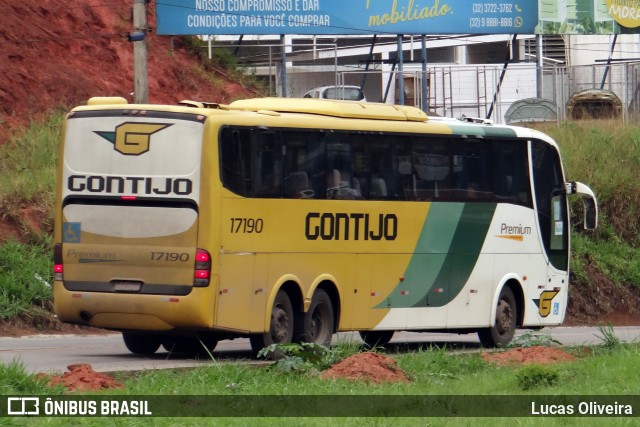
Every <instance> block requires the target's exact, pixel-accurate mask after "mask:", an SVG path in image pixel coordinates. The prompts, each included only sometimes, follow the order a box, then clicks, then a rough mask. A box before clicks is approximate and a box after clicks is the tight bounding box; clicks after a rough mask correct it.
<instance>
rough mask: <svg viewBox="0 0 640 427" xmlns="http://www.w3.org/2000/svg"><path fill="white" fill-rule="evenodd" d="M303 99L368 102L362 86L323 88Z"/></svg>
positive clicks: (308, 93) (311, 92) (307, 94)
mask: <svg viewBox="0 0 640 427" xmlns="http://www.w3.org/2000/svg"><path fill="white" fill-rule="evenodd" d="M303 98H317V99H342V100H347V101H366V100H367V99H366V98H365V96H364V92H363V91H362V88H361V87H360V86H321V87H316V88H313V89H311V90H310V91H309V92H307V93H305V94H304V96H303Z"/></svg>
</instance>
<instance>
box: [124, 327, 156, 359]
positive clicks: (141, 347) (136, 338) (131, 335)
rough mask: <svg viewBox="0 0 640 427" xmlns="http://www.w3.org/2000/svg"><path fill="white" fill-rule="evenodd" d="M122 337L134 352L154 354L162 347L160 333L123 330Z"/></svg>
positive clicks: (128, 347)
mask: <svg viewBox="0 0 640 427" xmlns="http://www.w3.org/2000/svg"><path fill="white" fill-rule="evenodd" d="M122 339H123V340H124V345H125V346H127V349H128V350H129V351H130V352H131V353H133V354H153V353H155V352H156V351H157V350H158V348H160V343H161V341H162V338H161V337H160V335H153V334H140V333H135V332H123V333H122Z"/></svg>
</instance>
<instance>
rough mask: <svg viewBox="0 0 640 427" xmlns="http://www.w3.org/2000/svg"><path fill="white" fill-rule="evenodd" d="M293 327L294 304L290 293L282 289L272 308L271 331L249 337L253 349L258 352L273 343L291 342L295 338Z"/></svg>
mask: <svg viewBox="0 0 640 427" xmlns="http://www.w3.org/2000/svg"><path fill="white" fill-rule="evenodd" d="M293 327H294V316H293V306H292V305H291V300H290V299H289V295H287V293H286V292H285V291H283V290H282V289H281V290H279V291H278V293H277V294H276V299H275V301H274V302H273V307H272V309H271V324H270V325H269V332H266V333H264V334H255V335H251V336H250V337H249V339H250V341H251V349H252V350H253V351H254V352H258V351H260V350H262V349H263V348H265V347H268V346H270V345H271V344H286V343H290V342H291V339H292V338H293Z"/></svg>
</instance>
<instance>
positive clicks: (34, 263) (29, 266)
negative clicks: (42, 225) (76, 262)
mask: <svg viewBox="0 0 640 427" xmlns="http://www.w3.org/2000/svg"><path fill="white" fill-rule="evenodd" d="M0 271H1V272H0V319H8V318H12V317H17V316H26V317H31V318H33V317H34V316H35V317H42V316H44V315H45V314H46V313H47V312H48V311H49V310H50V308H51V307H50V305H51V300H52V298H53V292H52V290H51V285H50V283H52V276H53V274H52V271H53V260H52V259H51V247H50V245H49V244H46V243H44V244H39V245H36V244H33V245H26V244H23V243H18V242H15V241H9V242H6V243H4V244H2V245H0ZM36 323H37V322H36Z"/></svg>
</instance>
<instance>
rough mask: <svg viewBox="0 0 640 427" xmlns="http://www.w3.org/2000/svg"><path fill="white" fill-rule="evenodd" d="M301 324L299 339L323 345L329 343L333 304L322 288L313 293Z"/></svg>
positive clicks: (332, 324)
mask: <svg viewBox="0 0 640 427" xmlns="http://www.w3.org/2000/svg"><path fill="white" fill-rule="evenodd" d="M302 324H303V330H302V337H301V339H300V341H302V342H308V343H315V344H320V345H323V346H325V347H329V346H330V345H331V337H332V336H333V331H334V316H333V304H331V298H329V295H328V294H327V292H326V291H325V290H324V289H318V290H317V291H316V292H315V293H314V294H313V298H311V305H310V306H309V310H308V311H307V312H306V313H305V315H304V319H303V321H302Z"/></svg>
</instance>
